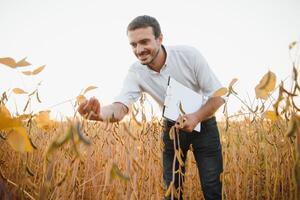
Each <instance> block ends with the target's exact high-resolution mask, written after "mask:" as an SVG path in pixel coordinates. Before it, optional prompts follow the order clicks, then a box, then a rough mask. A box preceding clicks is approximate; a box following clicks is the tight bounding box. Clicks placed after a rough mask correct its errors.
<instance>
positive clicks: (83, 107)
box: [78, 97, 101, 120]
mask: <svg viewBox="0 0 300 200" xmlns="http://www.w3.org/2000/svg"><path fill="white" fill-rule="evenodd" d="M78 112H79V113H80V115H82V116H83V117H86V118H87V119H90V120H101V117H100V103H99V101H98V99H96V98H95V97H92V98H90V99H89V100H85V101H84V102H82V103H81V104H80V105H79V107H78Z"/></svg>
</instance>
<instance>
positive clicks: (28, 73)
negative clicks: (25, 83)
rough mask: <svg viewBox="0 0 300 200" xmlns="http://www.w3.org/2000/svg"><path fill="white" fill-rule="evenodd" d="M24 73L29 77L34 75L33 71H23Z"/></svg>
mask: <svg viewBox="0 0 300 200" xmlns="http://www.w3.org/2000/svg"><path fill="white" fill-rule="evenodd" d="M22 73H23V74H25V75H27V76H30V75H32V72H31V71H23V72H22Z"/></svg>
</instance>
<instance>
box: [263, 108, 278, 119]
mask: <svg viewBox="0 0 300 200" xmlns="http://www.w3.org/2000/svg"><path fill="white" fill-rule="evenodd" d="M264 117H265V118H266V119H269V120H271V121H276V120H277V119H278V116H277V115H276V113H275V112H274V111H271V110H268V111H266V112H265V113H264Z"/></svg>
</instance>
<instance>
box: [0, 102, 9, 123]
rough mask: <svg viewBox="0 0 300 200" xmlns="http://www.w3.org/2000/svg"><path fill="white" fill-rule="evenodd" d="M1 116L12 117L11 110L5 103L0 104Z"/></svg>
mask: <svg viewBox="0 0 300 200" xmlns="http://www.w3.org/2000/svg"><path fill="white" fill-rule="evenodd" d="M1 116H4V117H8V118H11V114H10V112H9V110H8V109H7V108H6V107H5V106H4V105H0V117H1ZM0 121H1V120H0Z"/></svg>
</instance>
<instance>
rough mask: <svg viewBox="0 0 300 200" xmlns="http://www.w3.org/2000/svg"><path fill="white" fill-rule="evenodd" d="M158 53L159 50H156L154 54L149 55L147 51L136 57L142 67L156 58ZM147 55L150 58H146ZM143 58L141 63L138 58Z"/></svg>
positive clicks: (149, 52)
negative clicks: (144, 57)
mask: <svg viewBox="0 0 300 200" xmlns="http://www.w3.org/2000/svg"><path fill="white" fill-rule="evenodd" d="M159 52H160V48H158V49H157V50H156V51H155V52H154V51H153V53H151V51H149V50H146V51H143V52H141V53H140V54H138V55H137V57H138V59H139V60H140V63H141V64H142V65H149V64H151V63H152V62H153V61H154V60H155V59H156V58H157V56H158V54H159ZM149 55H150V57H148V56H149ZM143 56H147V57H146V59H145V61H143V59H140V57H143ZM147 60H149V61H147Z"/></svg>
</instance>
